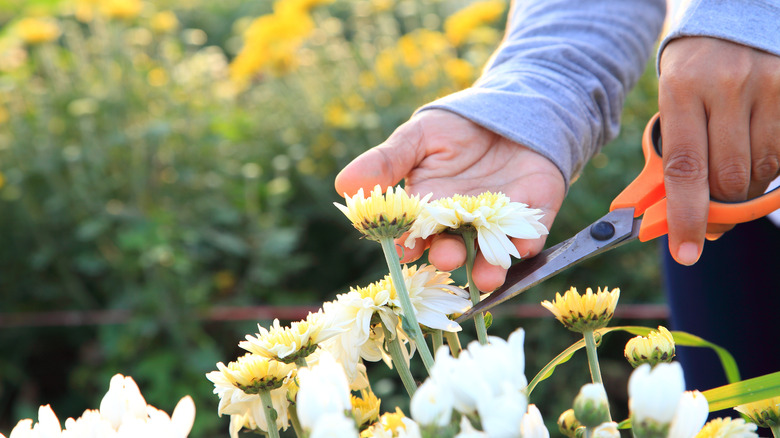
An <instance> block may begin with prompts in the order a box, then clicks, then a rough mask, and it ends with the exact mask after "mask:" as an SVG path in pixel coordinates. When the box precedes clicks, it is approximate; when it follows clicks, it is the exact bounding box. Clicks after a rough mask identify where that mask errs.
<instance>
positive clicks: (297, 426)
mask: <svg viewBox="0 0 780 438" xmlns="http://www.w3.org/2000/svg"><path fill="white" fill-rule="evenodd" d="M296 409H297V407H295V406H293V407H292V409H290V410H289V411H288V413H289V415H290V423H292V427H293V430H294V431H295V436H297V437H298V438H304V437H305V436H306V432H305V431H304V430H303V427H302V426H301V421H300V420H298V411H297V410H296Z"/></svg>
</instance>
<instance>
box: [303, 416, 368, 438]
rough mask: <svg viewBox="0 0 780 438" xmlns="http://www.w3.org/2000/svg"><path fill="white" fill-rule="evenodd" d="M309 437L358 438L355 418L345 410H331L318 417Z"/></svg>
mask: <svg viewBox="0 0 780 438" xmlns="http://www.w3.org/2000/svg"><path fill="white" fill-rule="evenodd" d="M307 436H308V437H309V438H358V437H359V435H358V430H357V428H356V427H355V420H353V419H352V418H350V417H347V415H345V414H344V413H343V412H330V413H328V414H327V415H323V416H321V417H320V418H318V419H317V422H316V423H315V424H314V426H312V428H311V433H310V434H309V435H307Z"/></svg>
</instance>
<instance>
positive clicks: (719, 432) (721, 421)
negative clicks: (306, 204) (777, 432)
mask: <svg viewBox="0 0 780 438" xmlns="http://www.w3.org/2000/svg"><path fill="white" fill-rule="evenodd" d="M756 428H757V426H756V425H755V424H754V423H748V422H746V421H745V420H743V419H741V418H736V419H733V418H728V417H726V418H716V419H714V420H711V421H710V422H708V423H707V424H705V425H704V428H702V430H701V431H700V432H699V433H698V434H697V435H696V438H758V434H757V433H756Z"/></svg>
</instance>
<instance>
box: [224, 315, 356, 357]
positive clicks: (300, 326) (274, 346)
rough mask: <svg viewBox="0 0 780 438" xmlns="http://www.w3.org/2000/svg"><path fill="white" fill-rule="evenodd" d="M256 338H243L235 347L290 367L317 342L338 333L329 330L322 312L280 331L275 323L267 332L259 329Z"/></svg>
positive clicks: (328, 319) (259, 327) (328, 324)
mask: <svg viewBox="0 0 780 438" xmlns="http://www.w3.org/2000/svg"><path fill="white" fill-rule="evenodd" d="M257 328H258V331H259V333H257V334H256V336H251V335H247V336H246V341H241V342H239V344H238V346H239V347H241V348H243V349H244V350H247V351H249V352H250V353H254V354H256V355H258V356H261V357H265V358H267V359H275V360H278V361H281V362H284V363H294V362H296V361H297V360H299V359H305V358H306V357H308V356H309V355H310V354H311V353H313V352H314V350H316V349H317V346H318V345H319V343H320V342H322V341H325V340H326V339H329V338H331V337H333V336H335V335H337V334H339V333H340V332H341V331H342V329H340V328H338V327H334V326H333V321H332V319H331V318H329V316H328V315H326V314H325V313H323V312H322V310H320V311H318V312H317V313H311V312H309V314H308V316H306V319H304V320H302V321H297V322H293V323H291V324H290V325H289V326H288V327H282V326H281V325H280V324H279V320H278V319H275V320H274V322H273V325H272V326H271V328H270V330H266V329H265V328H264V327H261V326H260V325H258V326H257Z"/></svg>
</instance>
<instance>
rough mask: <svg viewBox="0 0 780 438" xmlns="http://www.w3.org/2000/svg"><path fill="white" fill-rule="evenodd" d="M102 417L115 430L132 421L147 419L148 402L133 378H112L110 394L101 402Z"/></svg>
mask: <svg viewBox="0 0 780 438" xmlns="http://www.w3.org/2000/svg"><path fill="white" fill-rule="evenodd" d="M100 415H102V416H103V418H105V419H107V420H108V421H110V422H111V426H112V427H113V428H114V430H117V429H119V426H120V425H121V424H123V423H125V422H128V421H130V420H131V419H146V417H147V415H146V400H144V397H143V396H142V395H141V390H140V389H138V385H137V384H136V383H135V381H134V380H133V378H132V377H129V376H127V377H125V376H123V375H121V374H117V375H115V376H114V377H112V378H111V381H110V383H109V388H108V392H106V395H105V396H103V399H102V400H101V401H100Z"/></svg>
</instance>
